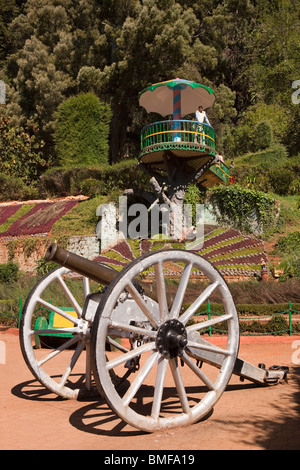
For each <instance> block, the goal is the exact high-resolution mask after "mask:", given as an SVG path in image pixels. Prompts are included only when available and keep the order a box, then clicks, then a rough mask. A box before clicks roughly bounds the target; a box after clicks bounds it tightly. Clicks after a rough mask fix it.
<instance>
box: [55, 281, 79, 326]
mask: <svg viewBox="0 0 300 470" xmlns="http://www.w3.org/2000/svg"><path fill="white" fill-rule="evenodd" d="M57 280H58V282H59V284H60V285H61V288H62V290H63V291H64V293H65V294H66V297H67V298H68V299H69V301H70V302H71V304H72V305H73V307H74V309H75V312H76V313H77V315H78V318H81V315H82V308H81V307H80V305H79V304H78V302H77V300H76V299H75V297H74V295H73V294H72V292H71V291H70V289H69V287H68V286H67V284H66V283H65V281H64V280H63V278H62V277H61V276H57Z"/></svg>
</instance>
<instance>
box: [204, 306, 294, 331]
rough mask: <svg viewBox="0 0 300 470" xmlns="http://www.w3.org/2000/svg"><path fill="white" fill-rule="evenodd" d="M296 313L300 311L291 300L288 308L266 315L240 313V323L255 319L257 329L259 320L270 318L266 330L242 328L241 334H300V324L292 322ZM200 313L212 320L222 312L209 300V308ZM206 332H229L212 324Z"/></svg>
mask: <svg viewBox="0 0 300 470" xmlns="http://www.w3.org/2000/svg"><path fill="white" fill-rule="evenodd" d="M294 314H296V315H300V311H298V310H295V309H294V308H292V304H291V302H289V303H288V308H287V310H284V311H282V312H276V313H273V314H267V315H265V316H262V315H257V316H254V317H251V316H241V315H239V320H240V325H242V323H241V322H243V321H245V322H246V321H247V322H248V323H249V321H253V320H254V322H256V324H255V325H254V330H255V328H257V324H258V323H259V322H260V323H262V321H263V320H266V319H268V320H269V322H268V323H267V324H266V328H265V330H266V331H252V332H249V331H242V330H241V331H240V335H241V336H242V335H243V336H264V335H265V336H266V335H279V336H281V335H285V334H288V335H289V336H292V335H293V334H297V335H299V334H300V324H299V323H297V325H298V328H297V327H296V328H295V327H294V326H293V323H292V316H293V315H294ZM198 315H206V316H207V318H208V320H210V319H211V318H212V316H218V315H219V316H221V315H222V314H221V313H219V312H214V311H213V310H212V308H211V303H210V301H208V302H207V310H205V311H202V312H199V313H198ZM285 317H287V320H286V319H285ZM270 319H271V321H273V320H275V322H273V323H270ZM278 319H279V320H283V321H279V322H277V321H276V320H278ZM250 329H251V328H250ZM258 329H259V328H258ZM246 330H247V328H246ZM204 332H205V333H208V335H209V336H212V334H213V333H221V334H225V333H227V331H226V330H223V329H222V328H221V327H220V328H214V327H212V326H209V327H208V328H207V329H206V330H205V331H204Z"/></svg>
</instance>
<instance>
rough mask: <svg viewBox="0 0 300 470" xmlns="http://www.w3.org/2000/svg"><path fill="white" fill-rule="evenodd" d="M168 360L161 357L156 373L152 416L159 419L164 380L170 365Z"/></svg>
mask: <svg viewBox="0 0 300 470" xmlns="http://www.w3.org/2000/svg"><path fill="white" fill-rule="evenodd" d="M168 362H169V361H168V360H167V359H164V358H162V357H161V358H159V360H158V365H157V373H156V383H155V390H154V396H153V404H152V410H151V417H152V418H153V419H155V420H156V419H158V417H159V412H160V408H161V400H162V395H163V391H164V381H165V376H166V372H167V367H168Z"/></svg>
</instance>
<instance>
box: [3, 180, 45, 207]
mask: <svg viewBox="0 0 300 470" xmlns="http://www.w3.org/2000/svg"><path fill="white" fill-rule="evenodd" d="M36 198H38V189H37V188H36V187H35V186H34V185H28V186H27V185H26V184H25V183H24V181H23V180H22V179H21V178H17V177H15V176H8V175H5V174H1V173H0V201H12V200H21V201H27V200H28V199H36Z"/></svg>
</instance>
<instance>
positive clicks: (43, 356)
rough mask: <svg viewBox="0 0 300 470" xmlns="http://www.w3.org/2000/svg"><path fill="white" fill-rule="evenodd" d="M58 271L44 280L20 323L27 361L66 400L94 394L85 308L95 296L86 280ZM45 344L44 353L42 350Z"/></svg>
mask: <svg viewBox="0 0 300 470" xmlns="http://www.w3.org/2000/svg"><path fill="white" fill-rule="evenodd" d="M70 272H71V271H70V270H69V269H67V268H57V269H55V270H54V271H52V272H50V273H49V274H47V275H46V276H44V277H43V278H42V279H41V280H40V281H39V282H38V284H37V285H36V286H35V287H34V288H33V289H32V291H31V293H30V295H29V296H28V298H27V300H26V302H25V305H24V308H23V311H22V317H21V323H20V344H21V350H22V353H23V356H24V359H25V361H26V363H27V365H28V367H29V369H30V370H31V372H32V373H33V375H34V376H35V378H36V379H37V380H38V381H39V382H40V383H41V384H42V385H44V386H45V387H46V388H47V389H49V390H50V391H52V392H54V393H56V394H57V395H59V396H62V397H64V398H77V396H78V394H79V392H80V391H82V390H90V389H91V367H90V322H89V321H88V320H85V319H83V318H82V308H83V303H84V300H85V298H86V296H87V295H88V294H89V292H90V282H89V280H88V279H87V278H84V277H82V278H80V279H69V278H68V275H69V274H70ZM37 339H38V343H41V345H42V346H44V347H41V348H37V346H36V344H37Z"/></svg>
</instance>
